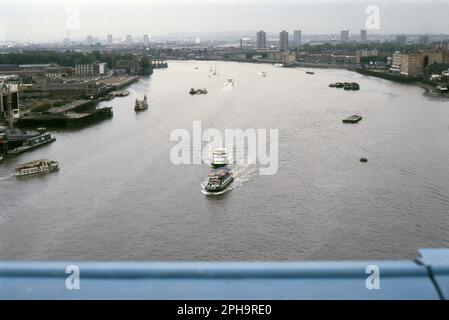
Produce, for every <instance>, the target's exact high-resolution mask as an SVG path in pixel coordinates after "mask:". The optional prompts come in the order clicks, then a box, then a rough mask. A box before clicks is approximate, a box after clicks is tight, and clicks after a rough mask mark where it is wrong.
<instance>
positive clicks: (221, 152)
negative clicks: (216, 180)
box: [211, 148, 229, 168]
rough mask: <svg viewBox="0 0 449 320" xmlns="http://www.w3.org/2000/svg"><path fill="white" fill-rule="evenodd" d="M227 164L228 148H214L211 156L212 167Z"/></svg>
mask: <svg viewBox="0 0 449 320" xmlns="http://www.w3.org/2000/svg"><path fill="white" fill-rule="evenodd" d="M228 164H229V157H228V150H227V149H226V148H215V149H214V150H213V152H212V156H211V165H212V167H214V168H218V167H224V166H227V165H228Z"/></svg>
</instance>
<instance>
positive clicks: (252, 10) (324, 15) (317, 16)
mask: <svg viewBox="0 0 449 320" xmlns="http://www.w3.org/2000/svg"><path fill="white" fill-rule="evenodd" d="M0 1H1V2H2V3H3V8H6V9H5V10H2V11H1V12H0V41H6V40H14V41H22V42H24V41H35V42H38V41H42V42H45V41H53V40H62V39H63V38H67V37H70V38H71V39H84V38H85V37H86V36H87V35H92V36H94V37H98V38H101V39H104V38H106V36H107V34H113V35H114V37H115V38H116V39H118V38H122V37H124V36H125V35H126V34H132V35H133V36H134V37H136V38H140V37H141V36H142V35H143V34H149V35H150V36H153V37H157V36H162V35H168V34H180V33H192V34H194V33H198V34H200V33H214V32H237V31H242V32H245V31H250V30H260V29H263V30H265V31H267V32H279V31H281V30H283V29H285V30H287V31H290V32H292V31H293V30H296V29H300V30H302V31H303V33H304V34H338V33H339V32H340V30H346V29H348V30H350V31H351V34H358V33H359V30H360V29H368V33H369V34H424V33H429V34H449V21H448V19H447V17H448V16H449V0H393V1H387V0H381V1H366V0H336V1H331V0H316V1H311V0H296V1H293V0H290V1H288V0H264V1H256V0H230V1H225V0H168V1H167V0H164V1H163V0H148V1H144V0H129V1H123V0H110V1H105V0H91V1H88V0H78V1H69V0H59V1H58V0H41V1H38V0H0ZM373 5H374V6H376V8H378V10H379V15H378V17H379V19H378V21H377V22H378V27H375V28H370V27H369V26H368V28H367V25H366V20H367V18H368V17H369V16H370V15H371V14H372V11H370V9H369V8H370V6H373ZM367 9H368V11H367ZM370 12H371V13H370ZM250 36H254V35H250Z"/></svg>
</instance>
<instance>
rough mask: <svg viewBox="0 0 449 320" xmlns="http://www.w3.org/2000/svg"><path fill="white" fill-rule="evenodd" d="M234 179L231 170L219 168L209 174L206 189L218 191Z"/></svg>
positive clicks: (213, 191)
mask: <svg viewBox="0 0 449 320" xmlns="http://www.w3.org/2000/svg"><path fill="white" fill-rule="evenodd" d="M233 181H234V177H233V176H232V172H231V170H229V169H227V170H219V171H217V172H212V173H210V174H209V180H208V182H207V184H206V186H205V187H204V189H205V191H206V192H208V193H211V194H214V193H218V192H220V191H223V190H225V189H226V188H227V187H228V186H229V185H230V184H231V183H232V182H233Z"/></svg>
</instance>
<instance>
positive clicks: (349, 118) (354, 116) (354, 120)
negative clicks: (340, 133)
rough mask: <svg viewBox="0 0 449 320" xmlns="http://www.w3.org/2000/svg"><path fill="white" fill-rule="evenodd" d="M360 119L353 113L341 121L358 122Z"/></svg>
mask: <svg viewBox="0 0 449 320" xmlns="http://www.w3.org/2000/svg"><path fill="white" fill-rule="evenodd" d="M361 120H362V117H361V116H358V115H356V114H355V115H353V116H350V117H348V118H346V119H343V123H358V122H360V121H361Z"/></svg>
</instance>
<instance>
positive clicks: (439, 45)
mask: <svg viewBox="0 0 449 320" xmlns="http://www.w3.org/2000/svg"><path fill="white" fill-rule="evenodd" d="M432 64H449V42H436V43H433V44H432V47H431V48H430V49H421V50H418V51H417V52H400V51H396V52H394V53H393V56H392V61H391V66H390V71H391V72H392V73H394V74H400V75H403V76H409V77H414V76H419V75H421V74H422V73H423V71H424V68H425V67H427V66H428V65H432Z"/></svg>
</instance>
